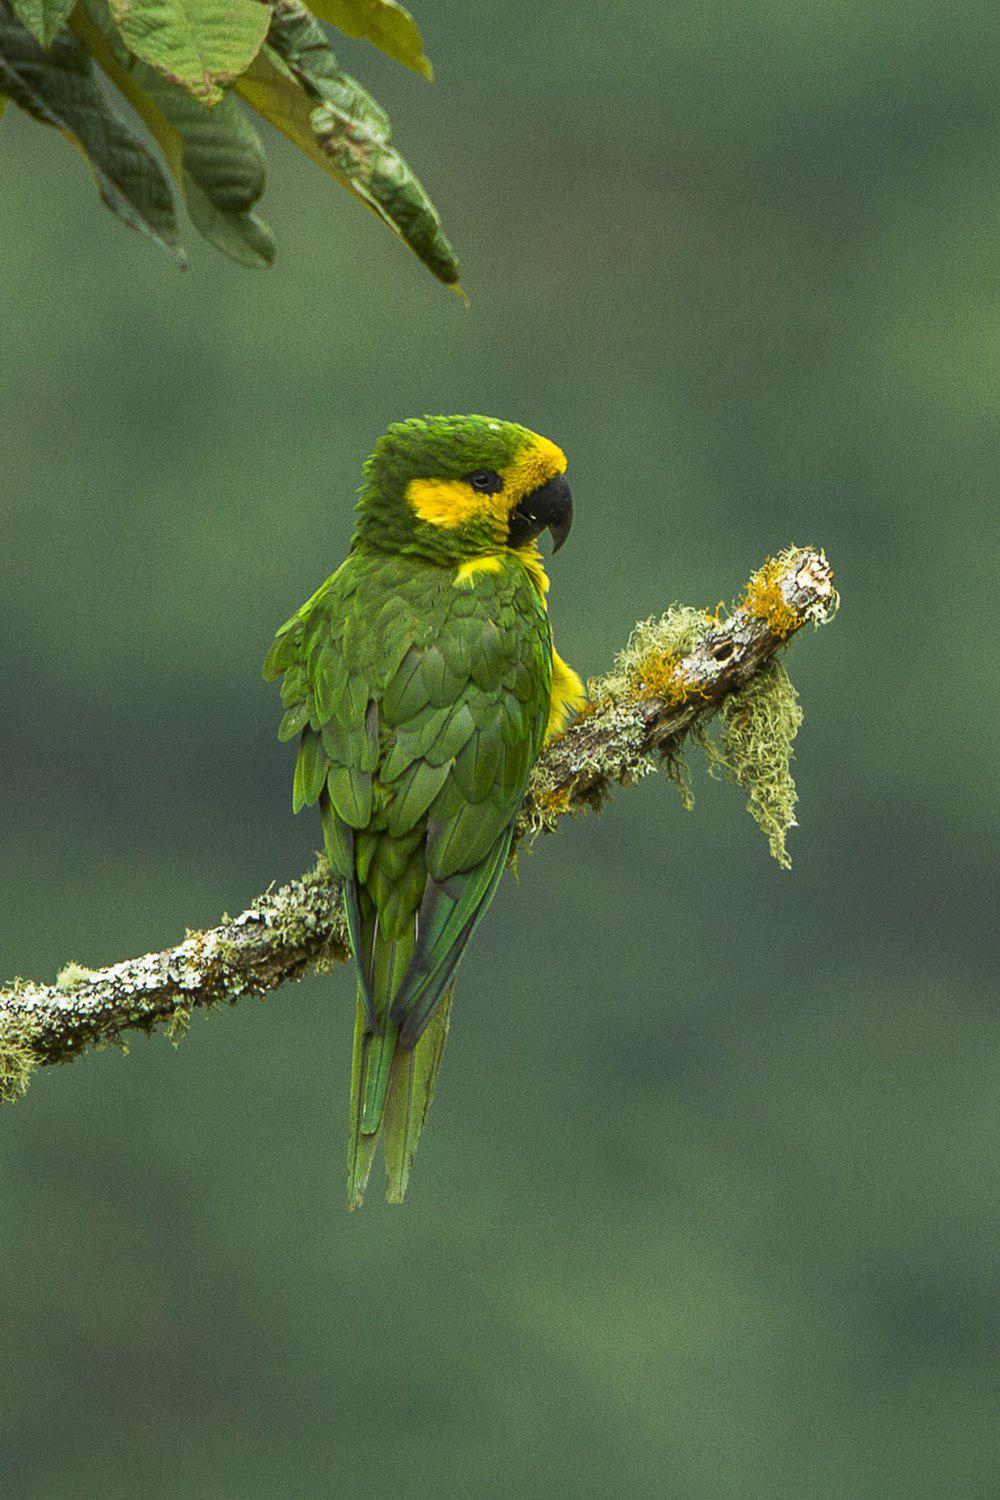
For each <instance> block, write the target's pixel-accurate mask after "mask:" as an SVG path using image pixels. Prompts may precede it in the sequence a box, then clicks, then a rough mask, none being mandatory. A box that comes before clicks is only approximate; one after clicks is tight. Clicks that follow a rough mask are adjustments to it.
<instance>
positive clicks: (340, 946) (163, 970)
mask: <svg viewBox="0 0 1000 1500" xmlns="http://www.w3.org/2000/svg"><path fill="white" fill-rule="evenodd" d="M838 603H839V600H838V597H837V593H836V590H835V588H834V586H833V574H832V572H831V570H830V567H829V564H828V563H827V561H826V558H825V557H824V556H823V554H822V552H817V551H815V550H812V549H809V548H801V547H790V548H788V549H787V550H786V551H785V552H782V553H781V554H779V555H778V556H777V557H774V558H769V559H768V560H767V562H766V563H765V564H764V566H763V567H762V568H760V569H759V570H758V571H757V572H756V573H755V574H754V575H753V577H752V578H751V580H750V582H749V583H748V584H747V587H746V589H745V590H744V592H743V594H742V596H741V599H740V601H739V603H738V604H737V605H736V606H735V608H734V609H733V610H732V611H730V612H728V613H727V612H726V611H725V610H724V609H722V607H721V606H720V608H719V609H717V610H715V611H712V612H710V611H707V610H697V609H692V608H690V607H688V606H679V605H673V606H671V608H670V609H669V610H667V612H666V613H665V614H664V615H663V616H661V618H660V619H659V620H647V621H644V622H642V623H641V624H639V625H637V626H636V628H635V630H634V631H633V633H632V636H631V638H630V640H629V642H628V644H627V645H626V646H625V648H624V649H623V650H622V651H621V652H619V654H618V656H617V657H616V659H615V662H614V665H613V666H612V669H611V671H610V672H608V673H607V674H606V675H605V676H603V677H599V678H596V679H594V680H593V681H591V682H590V683H589V684H588V689H589V691H588V702H587V704H586V705H585V707H584V708H583V710H582V711H581V712H580V713H579V714H578V716H577V718H576V720H575V721H574V723H573V724H572V725H571V726H570V728H569V729H568V730H567V731H566V733H565V734H562V735H560V736H559V737H558V738H557V739H554V740H552V741H551V742H550V743H549V745H548V746H547V748H546V750H545V751H544V753H543V755H542V756H541V758H540V760H539V761H538V763H537V764H536V766H535V769H534V771H533V773H532V778H531V782H530V785H529V787H528V792H527V795H526V796H525V799H524V802H523V804H522V807H521V810H520V812H519V814H518V818H517V823H516V833H517V837H518V839H523V838H533V837H535V836H536V835H537V834H539V833H541V832H552V831H553V830H554V829H555V828H556V827H557V826H558V823H559V820H560V818H561V817H562V816H563V815H564V814H566V813H575V812H580V811H584V810H588V809H590V810H596V809H598V808H600V806H601V805H602V804H603V802H604V800H605V799H606V797H607V795H608V793H609V792H610V790H611V788H612V787H613V786H614V785H618V786H630V785H632V784H633V783H634V782H636V781H637V780H639V778H640V777H642V776H644V775H646V774H647V773H648V772H650V771H652V770H654V769H655V768H656V767H657V766H662V767H664V768H665V769H666V770H667V772H668V774H669V775H670V776H671V778H672V779H673V780H674V781H675V782H677V784H678V785H679V786H680V788H681V790H682V793H684V792H685V791H686V788H687V786H688V782H687V777H686V772H685V769H684V764H683V759H682V749H683V747H684V745H685V742H692V743H694V744H696V745H699V746H700V747H701V748H702V749H703V750H704V751H705V753H706V755H707V756H708V759H709V764H710V766H712V767H714V768H715V769H716V770H718V771H721V772H723V773H724V774H725V775H727V776H729V777H730V778H731V779H732V780H733V781H736V782H737V783H738V784H739V785H740V786H742V787H743V788H744V789H745V790H746V791H747V793H748V796H749V803H748V806H749V809H750V811H751V813H752V814H753V816H754V817H755V818H756V820H757V822H758V823H759V824H760V826H761V828H762V829H763V831H764V833H765V834H766V835H767V838H768V841H769V843H770V846H771V852H772V853H773V854H774V856H775V858H776V859H777V860H778V861H779V863H781V864H782V865H786V866H787V864H788V863H789V859H788V855H787V851H786V849H785V835H786V834H787V831H788V829H789V828H790V827H792V826H794V817H793V814H794V807H795V787H794V783H793V781H792V778H791V772H790V769H789V761H790V758H791V745H792V739H793V738H794V735H795V732H796V730H797V729H798V726H799V723H800V721H801V710H800V709H799V706H798V699H797V697H796V695H795V690H794V688H793V687H792V684H791V682H790V680H789V678H788V675H787V673H786V672H785V669H784V666H783V665H782V664H781V663H780V662H779V661H778V660H777V659H776V653H777V652H778V651H779V650H780V649H781V648H782V647H783V646H784V645H785V644H786V643H787V642H788V641H789V640H790V638H791V637H792V636H793V635H794V634H795V633H796V632H797V631H798V630H800V629H801V628H802V626H803V625H807V624H814V625H819V624H822V623H824V622H825V621H827V620H829V619H831V618H832V616H833V615H834V613H835V612H836V609H837V606H838ZM716 718H717V719H718V730H719V732H718V735H717V737H716V738H715V739H714V740H713V739H710V738H709V737H708V734H709V728H710V725H711V723H712V721H713V719H716ZM689 798H690V794H689V792H687V793H686V800H689ZM346 956H347V931H346V923H345V920H344V914H343V908H342V900H341V889H340V886H339V884H338V883H337V882H336V881H335V880H333V879H331V876H330V872H329V869H328V867H327V865H326V862H325V860H322V859H321V860H320V861H319V863H318V864H317V866H316V868H315V869H313V870H311V871H310V872H309V873H308V874H306V875H304V876H303V877H302V878H301V879H300V880H295V881H291V882H290V883H289V884H288V885H285V886H282V887H281V888H280V889H279V890H274V889H270V890H268V891H266V892H265V893H264V894H263V895H262V896H260V897H258V899H257V900H256V901H254V902H253V903H252V904H251V905H250V906H249V907H247V909H246V911H244V912H242V913H241V914H240V915H239V916H238V917H235V918H230V917H223V919H222V921H221V922H220V923H219V925H218V926H217V927H213V928H211V929H209V930H208V931H205V932H191V933H188V934H187V936H186V937H185V938H184V939H183V941H181V942H179V943H178V944H176V945H175V946H174V947H172V948H168V949H166V950H164V951H163V952H161V953H147V954H145V955H144V956H143V957H141V958H134V959H126V960H125V961H124V962H121V963H117V964H112V965H111V966H109V967H107V968H99V969H85V968H83V966H82V965H80V964H78V963H70V964H67V965H66V966H65V967H64V968H63V969H62V970H61V971H60V974H59V977H58V979H57V980H56V982H55V983H54V984H50V985H44V984H35V983H32V982H29V981H27V980H23V979H18V980H15V981H13V983H11V984H10V985H7V986H5V987H4V988H3V989H0V1099H3V1100H6V1101H8V1102H10V1101H13V1100H15V1099H19V1098H20V1097H21V1096H22V1095H23V1094H24V1093H25V1091H26V1089H27V1087H28V1084H29V1082H30V1079H31V1075H32V1073H33V1071H34V1069H35V1068H37V1067H39V1066H41V1065H44V1064H47V1063H54V1062H67V1061H69V1060H71V1059H72V1058H74V1057H77V1056H79V1054H80V1053H81V1052H82V1051H83V1050H84V1049H85V1048H86V1047H88V1046H101V1045H108V1044H112V1045H123V1043H122V1038H123V1034H124V1033H126V1032H128V1031H130V1030H140V1031H146V1032H149V1031H152V1030H154V1029H155V1028H156V1027H157V1026H158V1025H160V1024H165V1025H166V1026H167V1027H168V1028H169V1033H170V1037H171V1040H173V1041H175V1042H176V1041H179V1040H180V1038H181V1037H182V1036H183V1034H184V1032H185V1030H186V1028H187V1023H188V1019H189V1017H190V1014H191V1011H192V1010H193V1009H194V1008H195V1007H199V1006H200V1007H211V1006H214V1005H218V1004H221V1003H222V1002H227V1003H229V1004H235V1003H236V1001H237V1000H240V999H242V998H244V997H245V996H248V995H257V996H263V995H265V994H267V993H268V992H269V991H270V990H273V989H276V988H277V987H278V986H279V985H281V984H284V983H285V982H286V981H287V980H290V979H301V978H302V976H303V974H304V973H305V972H306V971H307V969H308V968H310V966H313V967H329V966H330V965H332V964H333V963H335V962H338V961H340V960H343V959H344V958H346Z"/></svg>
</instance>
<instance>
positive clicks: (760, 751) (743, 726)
mask: <svg viewBox="0 0 1000 1500" xmlns="http://www.w3.org/2000/svg"><path fill="white" fill-rule="evenodd" d="M719 721H720V726H721V732H720V734H719V738H718V741H717V742H716V743H714V744H712V743H709V742H704V748H705V749H706V753H707V754H708V757H709V764H710V767H711V768H712V769H713V770H714V769H717V770H721V771H722V772H724V774H725V775H726V776H728V777H729V779H730V780H731V781H735V782H736V783H737V785H738V786H741V787H743V789H744V791H746V792H748V793H749V799H748V801H747V811H748V812H749V813H750V814H751V816H752V817H753V818H754V819H755V820H756V822H757V824H758V825H759V827H760V829H761V831H762V832H763V833H764V834H765V835H766V837H767V841H768V843H769V844H770V846H771V853H772V854H773V855H774V857H775V859H776V860H777V861H778V863H779V865H781V867H782V869H785V870H788V869H791V865H792V861H791V857H790V855H789V853H788V850H787V847H786V839H787V836H788V830H789V829H790V828H794V827H795V826H796V824H795V804H796V802H797V801H798V793H797V792H796V790H795V782H794V781H793V779H792V773H791V769H790V762H791V759H792V754H793V751H792V741H793V740H794V738H795V736H796V734H797V733H798V728H799V725H800V724H801V723H802V709H801V707H800V706H799V697H798V694H797V693H796V691H795V688H794V687H793V685H792V680H791V678H790V677H789V675H788V673H787V672H786V671H785V669H784V667H783V666H782V665H781V663H780V662H778V661H775V660H772V661H770V662H768V663H767V664H766V665H765V666H763V667H761V669H760V671H759V672H757V674H756V675H755V676H754V677H752V678H751V679H750V681H749V682H748V683H747V685H746V687H745V688H742V689H741V691H740V692H738V693H734V694H733V695H732V696H731V697H729V698H727V699H726V701H725V703H724V704H723V706H722V710H721V713H720V715H719Z"/></svg>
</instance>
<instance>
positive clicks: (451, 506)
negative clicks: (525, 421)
mask: <svg viewBox="0 0 1000 1500" xmlns="http://www.w3.org/2000/svg"><path fill="white" fill-rule="evenodd" d="M565 470H566V455H565V453H564V452H563V451H562V449H561V448H559V447H557V446H556V444H555V443H552V442H550V441H549V439H548V438H543V437H536V438H535V439H534V440H533V442H532V443H531V444H530V445H529V446H528V447H527V448H525V449H524V451H523V452H522V453H520V454H519V455H518V457H517V458H516V459H515V460H514V462H513V463H511V464H508V466H507V467H506V469H501V470H500V477H501V479H502V480H503V489H502V490H498V491H497V493H496V494H495V495H483V494H480V492H479V491H478V490H474V489H473V488H472V486H471V485H469V484H466V482H465V480H464V479H411V480H410V482H409V484H408V485H407V486H406V503H407V505H409V507H410V509H411V510H413V511H415V512H416V514H417V515H418V516H419V517H420V519H421V520H422V521H429V522H430V523H431V525H432V526H445V527H448V528H455V527H458V526H464V525H465V524H466V522H468V521H474V520H478V519H484V518H492V519H494V520H497V521H505V520H506V518H507V516H508V515H509V514H510V512H511V510H513V508H514V506H515V505H516V504H517V503H518V501H519V500H522V499H523V498H524V496H525V495H529V494H530V493H531V491H532V490H536V489H537V488H538V486H539V485H540V484H545V482H546V480H549V479H551V478H552V476H553V475H554V474H562V473H564V472H565Z"/></svg>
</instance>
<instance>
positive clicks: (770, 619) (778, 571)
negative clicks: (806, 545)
mask: <svg viewBox="0 0 1000 1500" xmlns="http://www.w3.org/2000/svg"><path fill="white" fill-rule="evenodd" d="M784 576H785V562H784V559H783V558H781V557H769V558H768V559H767V561H766V562H765V563H764V566H763V567H762V568H758V570H757V572H756V573H755V574H754V575H753V577H752V578H751V580H750V582H749V583H748V584H747V586H746V588H745V590H744V592H743V598H742V599H741V600H740V606H741V608H743V609H745V610H746V611H747V613H748V614H751V615H755V616H756V617H757V619H759V620H764V621H765V622H766V624H767V628H768V630H770V632H771V634H772V635H776V636H777V637H778V639H779V640H784V639H785V637H786V636H789V635H791V634H792V632H793V631H795V630H798V628H799V626H800V625H801V624H802V621H801V619H800V618H799V616H798V615H797V614H796V613H795V611H794V609H792V608H791V606H790V605H789V604H788V603H787V601H786V599H785V596H784V594H783V593H782V592H781V580H782V578H783V577H784Z"/></svg>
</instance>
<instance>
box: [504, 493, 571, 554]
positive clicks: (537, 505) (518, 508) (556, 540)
mask: <svg viewBox="0 0 1000 1500" xmlns="http://www.w3.org/2000/svg"><path fill="white" fill-rule="evenodd" d="M572 524H573V496H572V495H571V494H570V488H569V485H568V484H567V483H566V480H565V478H564V476H563V475H562V474H554V475H553V477H552V478H551V479H549V480H546V482H545V484H540V485H539V486H538V489H537V490H532V492H531V494H530V495H525V497H524V499H523V500H522V501H520V503H519V504H517V505H515V507H514V509H513V510H512V511H511V513H510V520H509V522H508V529H507V545H508V546H509V547H523V546H524V545H525V544H526V543H527V542H533V541H534V540H535V537H536V536H541V534H542V532H543V531H551V533H552V550H553V552H558V551H559V548H560V547H561V546H562V544H563V542H564V541H565V540H566V538H567V537H568V536H569V529H570V527H571V526H572Z"/></svg>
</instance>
